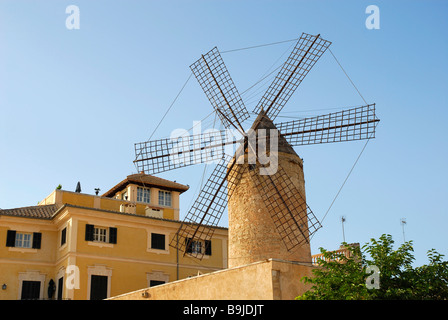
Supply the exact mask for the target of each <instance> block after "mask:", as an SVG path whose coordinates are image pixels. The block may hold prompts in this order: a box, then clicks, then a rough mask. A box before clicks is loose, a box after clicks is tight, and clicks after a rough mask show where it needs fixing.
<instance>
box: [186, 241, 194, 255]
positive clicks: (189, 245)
mask: <svg viewBox="0 0 448 320" xmlns="http://www.w3.org/2000/svg"><path fill="white" fill-rule="evenodd" d="M191 240H193V239H192V238H185V253H192V252H193V246H192V243H193V241H191Z"/></svg>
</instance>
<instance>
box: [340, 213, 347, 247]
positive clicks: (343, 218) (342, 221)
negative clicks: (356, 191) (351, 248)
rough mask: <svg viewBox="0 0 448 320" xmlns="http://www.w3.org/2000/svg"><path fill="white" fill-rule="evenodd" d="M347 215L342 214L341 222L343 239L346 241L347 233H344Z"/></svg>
mask: <svg viewBox="0 0 448 320" xmlns="http://www.w3.org/2000/svg"><path fill="white" fill-rule="evenodd" d="M345 220H346V219H345V216H342V217H341V224H342V239H343V240H344V242H345V233H344V222H345Z"/></svg>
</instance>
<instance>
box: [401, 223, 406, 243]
mask: <svg viewBox="0 0 448 320" xmlns="http://www.w3.org/2000/svg"><path fill="white" fill-rule="evenodd" d="M400 223H401V228H402V229H403V242H406V237H405V235H404V226H405V225H406V223H407V222H406V219H405V218H401V220H400Z"/></svg>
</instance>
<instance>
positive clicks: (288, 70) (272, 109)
mask: <svg viewBox="0 0 448 320" xmlns="http://www.w3.org/2000/svg"><path fill="white" fill-rule="evenodd" d="M330 45H331V42H330V41H327V40H325V39H323V38H321V37H320V34H318V35H317V36H314V35H310V34H307V33H302V35H301V37H300V38H299V40H298V41H297V43H296V45H295V47H294V49H293V50H292V52H291V54H290V55H289V57H288V59H287V60H286V61H285V63H284V64H283V65H282V68H281V69H280V71H279V72H278V74H277V76H276V77H275V79H274V80H273V82H272V83H271V85H270V86H269V87H268V89H267V90H266V92H265V93H264V95H263V97H262V98H261V99H260V101H259V102H258V104H257V106H256V107H255V109H254V112H255V113H256V114H259V113H260V112H261V111H262V110H265V111H266V115H267V116H268V117H269V118H270V119H271V120H274V119H275V118H276V117H277V115H278V113H279V112H280V111H281V110H282V109H283V107H284V106H285V104H286V103H287V102H288V100H289V98H290V97H291V96H292V94H293V93H294V92H295V90H296V89H297V87H298V86H299V85H300V83H301V82H302V80H303V79H304V78H305V77H306V75H307V74H308V72H309V71H310V70H311V69H312V68H313V66H314V65H315V64H316V62H317V61H318V60H319V58H320V57H321V56H322V55H323V54H324V53H325V51H326V50H327V49H328V47H329V46H330Z"/></svg>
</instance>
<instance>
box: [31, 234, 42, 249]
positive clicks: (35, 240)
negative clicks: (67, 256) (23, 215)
mask: <svg viewBox="0 0 448 320" xmlns="http://www.w3.org/2000/svg"><path fill="white" fill-rule="evenodd" d="M41 240H42V233H40V232H33V249H40V243H41Z"/></svg>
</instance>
